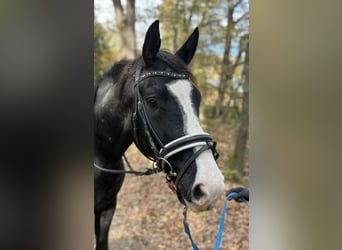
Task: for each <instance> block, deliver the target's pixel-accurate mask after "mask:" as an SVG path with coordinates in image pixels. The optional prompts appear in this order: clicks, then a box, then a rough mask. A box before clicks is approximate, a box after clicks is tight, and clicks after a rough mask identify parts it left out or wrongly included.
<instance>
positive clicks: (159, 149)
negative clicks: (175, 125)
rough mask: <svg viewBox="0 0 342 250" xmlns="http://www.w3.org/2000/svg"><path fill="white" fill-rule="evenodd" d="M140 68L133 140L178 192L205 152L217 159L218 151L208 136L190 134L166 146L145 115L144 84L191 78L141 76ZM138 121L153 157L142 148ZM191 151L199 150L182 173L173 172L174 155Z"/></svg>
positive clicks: (156, 74) (155, 74) (151, 73)
mask: <svg viewBox="0 0 342 250" xmlns="http://www.w3.org/2000/svg"><path fill="white" fill-rule="evenodd" d="M140 72H141V68H140V69H139V70H137V71H136V74H135V82H134V94H135V102H134V111H133V114H132V125H133V138H134V143H135V144H136V146H137V147H138V148H139V150H140V151H141V152H142V153H143V154H144V155H145V156H146V157H147V158H149V159H150V160H152V161H153V168H154V169H155V171H156V172H161V171H163V172H164V173H165V174H166V180H167V182H168V184H172V185H173V187H174V189H175V191H176V192H177V190H178V189H179V183H180V181H181V179H182V177H183V176H184V174H185V173H186V172H187V171H188V170H189V167H190V166H191V163H192V162H193V161H195V160H196V158H197V157H198V156H199V155H200V154H201V153H203V152H204V151H206V150H208V149H210V150H211V151H212V154H213V157H214V159H215V160H216V159H218V157H219V154H218V152H217V151H216V142H214V141H213V140H212V138H211V137H210V136H209V134H207V133H200V134H191V135H185V136H182V137H179V138H177V139H175V140H172V141H170V142H168V143H167V144H164V143H163V142H162V141H161V139H160V137H159V136H158V134H157V132H156V131H155V130H154V128H153V126H152V124H151V122H150V119H149V117H148V114H147V112H146V109H145V106H144V101H143V98H142V95H141V92H140V88H139V87H140V85H141V83H142V82H143V81H144V80H146V79H148V78H151V77H167V78H171V79H186V80H190V81H191V79H190V77H189V76H188V75H186V74H180V73H174V72H166V71H149V72H146V73H144V74H142V75H140ZM139 120H140V121H141V122H142V127H143V130H144V133H145V136H146V137H147V139H148V144H149V147H150V149H151V150H152V152H153V155H152V156H151V155H149V154H147V153H144V150H142V148H141V143H140V141H139V137H138V131H139ZM188 149H197V150H196V152H195V153H194V154H193V155H192V156H191V157H190V158H189V159H188V160H187V161H186V162H185V164H184V166H183V167H182V169H181V170H180V172H179V173H176V172H175V171H174V168H173V166H172V164H171V163H170V162H169V161H168V159H169V158H170V157H171V156H174V155H176V154H179V153H180V152H183V151H185V150H188Z"/></svg>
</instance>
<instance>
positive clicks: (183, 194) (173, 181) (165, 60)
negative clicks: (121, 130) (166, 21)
mask: <svg viewBox="0 0 342 250" xmlns="http://www.w3.org/2000/svg"><path fill="white" fill-rule="evenodd" d="M198 37H199V33H198V29H197V28H196V29H195V30H194V31H193V33H192V34H191V35H190V36H189V38H188V39H187V41H186V42H185V43H184V44H183V45H182V46H181V47H180V49H179V50H178V51H177V52H176V53H175V54H171V53H169V52H166V51H164V50H160V45H161V39H160V33H159V21H155V22H154V23H153V24H152V25H151V26H150V27H149V29H148V31H147V33H146V37H145V41H144V44H143V50H142V57H141V58H140V60H141V61H142V64H141V66H140V67H138V68H137V70H136V73H135V76H134V77H135V83H134V91H135V101H134V108H133V109H134V112H133V119H132V120H133V130H134V141H135V143H136V145H137V147H138V148H139V150H140V151H141V152H142V153H143V154H144V155H145V156H146V157H148V158H150V159H151V160H153V161H154V162H155V163H156V166H157V168H159V169H160V171H164V172H165V173H166V177H167V181H168V182H169V185H170V187H171V188H172V189H173V190H175V192H176V193H177V196H178V199H179V201H180V202H181V203H183V204H184V205H186V206H187V207H189V208H190V209H191V210H192V211H195V212H199V211H204V210H208V209H210V208H211V207H212V206H213V204H214V203H215V201H216V200H217V199H218V198H219V196H220V195H221V194H222V193H223V191H224V177H223V175H222V174H221V172H220V170H219V168H218V166H217V164H216V161H215V160H216V159H215V158H217V157H218V154H217V152H216V149H215V143H214V142H213V141H212V139H211V137H210V136H209V135H208V134H206V133H205V132H204V131H203V129H202V127H201V124H200V120H199V107H200V102H201V94H200V92H199V90H198V88H197V87H196V86H195V84H194V83H195V78H194V77H193V75H192V74H191V72H190V71H189V69H188V64H189V63H190V62H191V60H192V58H193V56H194V54H195V51H196V48H197V43H198Z"/></svg>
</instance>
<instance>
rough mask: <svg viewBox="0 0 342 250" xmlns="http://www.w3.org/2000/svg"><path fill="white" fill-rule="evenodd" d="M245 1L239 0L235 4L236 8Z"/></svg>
mask: <svg viewBox="0 0 342 250" xmlns="http://www.w3.org/2000/svg"><path fill="white" fill-rule="evenodd" d="M242 1H243V0H238V1H237V2H236V3H235V4H234V8H236V7H237V6H238V5H239V4H240V3H241V2H242Z"/></svg>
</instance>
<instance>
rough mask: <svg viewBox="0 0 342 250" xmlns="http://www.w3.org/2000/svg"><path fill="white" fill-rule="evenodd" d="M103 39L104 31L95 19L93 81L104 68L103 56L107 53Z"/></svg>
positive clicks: (107, 49)
mask: <svg viewBox="0 0 342 250" xmlns="http://www.w3.org/2000/svg"><path fill="white" fill-rule="evenodd" d="M109 51H110V50H109V47H108V44H107V42H106V39H105V31H104V28H103V26H102V25H101V24H99V23H98V22H97V21H96V19H95V22H94V80H95V79H97V78H98V77H99V76H100V75H101V73H102V71H103V69H104V68H105V67H106V57H105V55H106V54H107V53H108V52H109Z"/></svg>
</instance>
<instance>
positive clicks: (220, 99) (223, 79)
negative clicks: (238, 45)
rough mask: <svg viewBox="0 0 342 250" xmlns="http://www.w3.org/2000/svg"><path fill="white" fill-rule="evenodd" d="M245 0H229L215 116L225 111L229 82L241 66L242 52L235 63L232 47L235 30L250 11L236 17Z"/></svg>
mask: <svg viewBox="0 0 342 250" xmlns="http://www.w3.org/2000/svg"><path fill="white" fill-rule="evenodd" d="M242 2H243V0H237V1H235V2H234V1H233V0H228V11H227V23H228V24H227V29H226V34H225V38H224V41H225V42H224V54H223V60H222V64H221V76H220V84H219V87H218V90H217V99H216V105H215V116H216V117H218V116H221V115H222V114H223V111H224V99H225V94H226V91H227V89H228V87H229V82H230V81H231V80H232V79H233V74H234V72H235V70H236V68H237V66H239V63H240V58H241V53H239V55H238V57H237V58H236V61H235V63H233V61H232V59H231V48H232V42H233V38H234V32H235V29H236V26H237V24H238V23H239V22H241V21H242V20H244V19H245V18H246V17H247V16H248V15H249V12H248V11H247V12H245V13H243V14H241V15H240V17H239V18H237V19H234V13H235V12H236V10H237V8H240V7H241V6H240V5H241V4H242Z"/></svg>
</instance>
